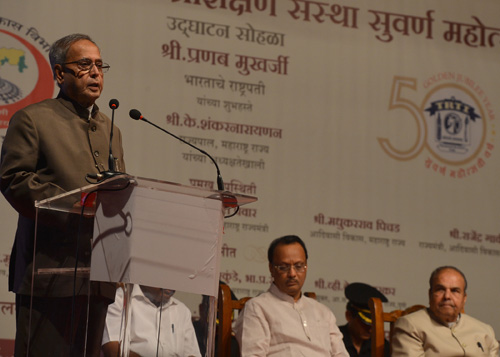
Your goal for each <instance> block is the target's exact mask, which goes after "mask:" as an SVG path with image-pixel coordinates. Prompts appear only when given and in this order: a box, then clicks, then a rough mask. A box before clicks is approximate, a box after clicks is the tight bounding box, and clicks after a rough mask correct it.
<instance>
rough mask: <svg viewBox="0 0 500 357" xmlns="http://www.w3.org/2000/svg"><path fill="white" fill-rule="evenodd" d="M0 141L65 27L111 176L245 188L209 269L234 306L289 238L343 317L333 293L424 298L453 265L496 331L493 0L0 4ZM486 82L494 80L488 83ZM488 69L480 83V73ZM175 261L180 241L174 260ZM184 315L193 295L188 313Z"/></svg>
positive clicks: (40, 83) (313, 283) (48, 88)
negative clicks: (85, 54) (119, 156)
mask: <svg viewBox="0 0 500 357" xmlns="http://www.w3.org/2000/svg"><path fill="white" fill-rule="evenodd" d="M0 3H1V5H2V6H1V8H2V11H1V14H0V16H1V17H0V135H1V136H2V141H3V137H4V135H5V132H6V130H7V126H8V123H9V119H10V117H11V116H12V115H13V114H14V112H15V111H17V110H18V109H20V108H22V107H24V106H26V105H27V104H29V103H33V102H37V101H40V100H42V99H45V98H51V97H54V96H55V95H56V94H57V92H58V88H57V86H56V85H55V83H54V81H53V80H52V74H51V70H50V65H49V63H48V49H49V46H50V45H51V44H52V43H53V42H54V41H56V40H57V39H59V38H61V37H63V36H65V35H67V34H70V33H75V32H81V33H86V34H88V35H90V36H91V37H92V38H93V39H94V40H95V41H96V43H97V44H98V45H99V47H100V49H101V54H102V57H103V60H104V62H107V63H109V64H110V65H111V69H110V70H109V72H107V73H106V74H105V86H104V87H105V88H104V92H103V95H102V96H101V98H100V99H99V100H98V102H97V103H98V105H99V106H100V109H101V111H103V112H104V113H105V114H107V115H108V116H109V117H111V109H109V107H108V102H109V101H110V99H112V98H116V99H118V100H119V102H120V106H119V108H118V109H117V110H116V113H115V123H116V124H117V125H118V126H119V127H120V129H121V131H122V134H123V141H124V149H125V160H126V163H127V171H128V173H129V174H131V175H137V176H141V177H148V178H154V179H159V180H165V181H170V182H178V183H180V184H183V185H192V186H197V187H203V188H207V189H217V185H216V176H217V175H216V170H215V167H214V165H213V163H212V162H211V160H210V159H209V158H207V157H206V156H205V155H203V154H201V153H200V152H198V151H196V150H194V149H192V148H191V147H189V146H188V145H185V144H183V143H181V142H179V141H177V140H175V139H174V138H172V137H170V136H168V135H165V133H163V132H161V131H160V130H157V129H155V128H153V127H152V126H150V125H147V124H146V123H143V122H140V121H135V120H132V119H131V118H130V117H129V110H130V109H137V110H139V111H140V112H141V113H142V115H143V116H144V117H145V118H147V119H148V120H149V121H151V122H153V123H155V124H157V125H158V126H160V127H162V128H164V129H166V130H169V131H171V132H172V133H174V134H176V135H178V136H180V137H181V138H183V139H184V140H186V141H188V142H190V143H191V144H193V145H195V146H197V147H199V148H201V149H203V150H205V151H207V152H208V153H210V154H211V155H212V156H213V157H214V159H215V160H216V162H217V163H218V165H219V167H220V169H221V173H222V177H223V179H224V182H225V188H226V189H227V190H229V191H232V192H235V193H241V194H246V195H250V196H257V197H258V199H259V200H258V201H257V202H256V203H253V204H250V205H247V206H244V207H242V209H241V210H240V211H239V213H238V214H237V215H236V216H234V217H232V218H229V219H226V220H225V224H224V237H223V242H222V251H221V253H222V263H221V276H220V278H221V280H223V281H225V282H226V283H228V284H229V285H230V287H231V288H232V290H233V292H234V293H235V294H236V296H237V297H239V298H241V297H244V296H255V295H257V294H258V293H260V292H262V291H265V290H267V289H268V287H269V284H270V282H271V279H270V274H269V268H268V263H267V248H268V246H269V243H270V242H271V241H272V240H273V239H274V238H277V237H280V236H283V235H287V234H296V235H299V236H300V237H301V238H303V239H304V241H305V243H306V245H307V248H308V250H309V261H308V276H307V280H306V283H305V286H304V289H305V291H314V292H316V294H317V296H318V300H319V301H320V302H322V303H324V304H325V305H327V306H328V307H330V308H331V309H332V311H333V312H334V313H335V314H336V316H337V319H338V322H339V324H343V323H344V322H345V318H344V312H345V304H346V299H345V297H344V287H345V286H346V285H347V284H348V283H351V282H365V283H369V284H371V285H373V286H375V287H377V288H378V289H379V290H380V291H381V292H383V293H384V294H385V295H386V296H387V297H388V299H389V302H388V303H386V304H385V308H387V309H390V310H392V309H396V308H405V307H406V306H409V305H413V304H426V305H427V304H428V288H429V287H428V284H429V283H428V279H429V276H430V273H431V272H432V270H434V269H435V268H436V267H438V266H441V265H455V266H457V267H458V268H460V269H461V270H462V271H463V272H464V273H465V275H466V277H467V279H468V282H469V288H468V300H467V304H466V307H465V310H466V312H467V313H468V314H470V315H472V316H474V317H476V318H479V319H480V320H482V321H484V322H486V323H489V324H491V325H492V326H493V328H494V329H495V331H496V333H497V335H499V334H500V310H499V309H497V308H494V307H495V306H496V303H498V301H499V300H500V285H499V284H498V280H497V278H494V277H493V278H492V279H493V280H492V281H491V280H490V275H489V274H490V272H492V271H493V272H494V271H496V269H498V268H500V220H499V216H498V214H499V212H500V190H498V189H496V188H495V187H498V177H499V176H500V160H498V155H499V154H500V153H499V152H498V151H499V149H500V148H499V147H498V146H499V144H498V139H497V138H496V132H497V129H498V128H497V126H498V123H497V122H498V119H497V117H496V116H497V115H500V104H499V103H498V101H495V95H496V94H495V93H497V92H498V91H499V90H500V84H499V83H500V71H499V72H496V70H495V68H497V69H498V66H499V64H498V63H499V62H498V58H499V54H500V20H499V18H498V14H499V13H500V3H499V2H498V1H493V0H484V1H481V2H473V1H469V0H441V1H439V2H436V1H431V0H422V1H411V2H410V1H405V2H401V1H397V0H356V1H347V0H338V1H331V0H323V1H316V0H315V1H312V0H279V1H278V0H218V1H217V0H211V1H208V0H161V1H159V0H144V1H140V2H138V1H132V0H121V1H118V0H109V1H104V2H103V1H97V0H88V1H86V2H77V1H56V0H24V1H16V2H12V1H7V0H0ZM495 73H497V74H495ZM495 78H499V80H496V79H495ZM0 214H1V217H2V224H1V228H0V229H1V232H2V237H3V238H2V240H1V242H0V254H1V255H0V257H1V258H0V260H1V262H2V264H1V265H0V286H1V287H2V288H1V289H0V305H1V309H0V312H1V313H0V339H5V340H12V339H13V338H14V335H15V321H14V320H15V319H14V316H15V307H14V303H13V301H14V295H13V294H12V293H9V292H8V291H7V280H8V262H9V258H10V250H11V246H12V243H13V240H14V233H15V230H16V217H17V214H16V212H15V211H14V210H13V209H12V208H11V207H10V206H9V204H8V203H7V202H6V200H5V199H1V200H0ZM186 255H189V252H186ZM191 305H192V306H190V307H191V309H192V312H193V315H194V316H197V313H198V311H197V309H198V305H197V304H191Z"/></svg>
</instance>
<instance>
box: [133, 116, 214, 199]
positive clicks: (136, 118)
mask: <svg viewBox="0 0 500 357" xmlns="http://www.w3.org/2000/svg"><path fill="white" fill-rule="evenodd" d="M129 115H130V117H131V118H132V119H134V120H142V121H145V122H146V123H148V124H150V125H152V126H154V127H155V128H157V129H160V130H161V131H163V132H165V133H167V134H168V135H170V136H173V137H174V138H176V139H177V140H180V141H182V142H183V143H184V144H187V145H189V146H191V147H192V148H193V149H196V150H198V151H199V152H201V153H202V154H204V155H206V156H208V158H209V159H210V160H212V162H213V163H214V165H215V168H216V169H217V190H219V191H224V181H222V176H221V174H220V170H219V165H217V162H215V160H214V158H213V157H212V156H210V155H209V154H208V153H207V152H206V151H204V150H202V149H200V148H198V147H196V146H194V145H193V144H191V143H189V142H187V141H186V140H184V139H182V138H180V137H178V136H177V135H174V134H172V133H171V132H169V131H167V130H165V129H163V128H162V127H159V126H158V125H156V124H154V123H152V122H150V121H149V120H147V119H146V118H144V117H143V116H142V114H141V112H140V111H138V110H137V109H131V110H130V112H129Z"/></svg>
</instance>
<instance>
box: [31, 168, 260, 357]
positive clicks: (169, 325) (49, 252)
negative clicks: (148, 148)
mask: <svg viewBox="0 0 500 357" xmlns="http://www.w3.org/2000/svg"><path fill="white" fill-rule="evenodd" d="M255 200H256V198H254V197H250V196H244V195H235V194H232V193H230V192H219V191H212V190H204V189H200V188H196V187H189V186H183V185H179V184H175V183H169V182H162V181H158V180H152V179H145V178H140V177H133V176H129V175H119V176H116V177H113V178H110V179H108V180H106V181H104V182H101V183H99V184H95V185H88V186H85V187H82V188H80V189H77V190H74V191H71V192H68V193H66V194H63V195H59V196H56V197H53V198H50V199H47V200H44V201H40V202H36V203H35V206H36V208H37V219H36V224H37V226H36V232H35V241H34V256H33V266H32V273H31V274H30V276H29V279H27V281H26V286H25V288H26V289H25V291H26V293H27V294H29V296H30V297H31V301H30V304H31V306H37V305H36V304H41V303H47V302H48V303H49V304H48V305H47V306H49V305H50V303H53V302H55V304H54V306H53V307H54V309H53V310H54V311H55V312H54V311H50V312H48V311H47V312H46V311H44V310H43V311H42V312H40V309H34V310H33V313H35V312H36V313H37V314H41V315H44V314H45V313H47V316H45V322H46V323H45V324H44V325H43V326H40V325H36V326H35V325H33V324H31V318H30V324H29V329H30V337H29V340H30V341H29V344H28V354H30V352H31V351H34V349H32V348H35V349H36V348H37V346H40V343H45V345H47V343H49V344H50V342H48V341H51V340H53V341H57V342H56V343H57V345H59V347H57V348H59V349H58V350H57V351H56V353H62V355H68V354H70V355H74V356H79V355H81V356H84V355H93V354H94V353H104V352H105V351H104V350H102V351H101V345H102V343H103V342H108V341H110V342H113V343H111V344H108V346H111V345H113V344H115V345H116V346H117V348H119V351H120V355H124V356H128V355H129V353H130V351H134V348H136V349H137V351H139V350H141V349H140V348H142V347H140V346H139V347H138V345H137V341H138V339H139V340H140V339H141V337H138V335H137V333H142V332H144V331H149V332H148V333H147V335H148V339H149V341H148V343H149V345H150V347H151V346H155V347H156V348H157V351H158V355H159V356H161V355H165V356H166V355H169V354H170V353H179V352H177V351H178V350H179V349H181V348H183V347H182V346H181V345H182V344H181V343H180V342H179V341H180V340H179V339H180V336H181V334H186V336H188V337H186V338H188V339H189V338H191V341H193V340H195V341H196V344H197V346H195V347H196V348H198V353H195V352H196V349H195V350H194V351H190V352H189V353H190V354H191V353H193V355H194V356H201V355H203V356H212V355H213V341H214V340H215V337H214V333H215V329H214V327H215V316H216V311H215V306H216V297H217V294H218V284H219V273H220V256H221V246H222V234H223V221H224V211H225V210H226V209H227V208H234V207H237V206H239V205H243V204H246V203H250V202H253V201H255ZM117 287H118V290H117ZM115 294H116V301H115ZM47 299H48V300H47ZM113 301H115V302H113ZM108 306H109V309H108ZM108 310H109V311H108ZM195 310H196V311H199V312H198V315H199V318H197V319H196V320H194V321H193V319H192V316H191V311H195ZM148 314H149V315H148ZM106 315H107V316H106ZM54 316H56V319H55V320H54ZM143 316H150V318H148V319H147V320H144V319H143ZM61 317H64V318H61ZM186 318H187V320H186ZM113 319H114V320H113ZM180 319H184V320H182V321H184V322H185V323H181V322H180V321H181V320H180ZM59 320H62V321H59ZM33 321H40V319H33ZM186 321H187V322H189V323H187V322H186ZM113 323H114V324H113ZM146 323H149V325H150V326H149V328H151V329H150V330H147V329H146V327H145V326H146V325H147V324H146ZM61 326H64V327H63V328H61ZM112 326H115V327H116V326H119V328H118V335H119V337H115V336H116V328H115V327H112ZM176 326H177V327H176ZM41 327H43V328H41ZM47 327H49V328H48V329H47ZM183 327H185V328H183ZM44 328H45V330H47V331H50V333H42V332H43V330H44ZM113 328H114V329H115V330H114V331H112V329H113ZM168 332H170V333H168ZM193 333H194V335H193ZM103 335H104V340H103ZM106 336H108V337H109V338H113V340H110V339H108V341H106ZM193 336H194V338H193ZM174 337H175V338H174ZM116 338H118V341H115V340H114V339H116ZM189 345H192V343H190V344H189ZM192 347H193V346H192ZM61 351H62V352H61ZM96 351H97V352H96ZM141 351H142V350H141ZM147 351H150V350H147ZM159 351H163V352H162V353H160V352H159ZM172 351H173V352H172ZM148 353H149V352H148ZM97 355H99V354H97ZM145 355H148V354H145ZM154 355H156V354H154ZM115 356H116V354H115Z"/></svg>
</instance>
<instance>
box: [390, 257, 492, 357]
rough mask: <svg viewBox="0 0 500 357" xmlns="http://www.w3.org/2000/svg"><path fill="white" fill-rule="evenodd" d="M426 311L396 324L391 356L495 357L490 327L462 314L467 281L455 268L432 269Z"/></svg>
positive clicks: (407, 317)
mask: <svg viewBox="0 0 500 357" xmlns="http://www.w3.org/2000/svg"><path fill="white" fill-rule="evenodd" d="M429 285H430V288H429V308H428V309H423V310H420V311H417V312H414V313H412V314H409V315H406V316H403V317H401V318H399V319H398V320H397V321H396V324H395V326H394V336H393V338H392V355H393V356H424V355H425V356H426V357H431V356H440V357H447V356H449V357H456V356H497V355H498V341H497V340H496V338H495V333H494V332H493V329H492V328H491V326H490V325H487V324H485V323H483V322H481V321H479V320H476V319H475V318H473V317H471V316H469V315H466V314H464V313H462V311H463V308H464V305H465V301H466V300H467V292H466V291H467V280H466V279H465V275H464V274H463V273H462V272H461V271H460V270H458V269H457V268H455V267H452V266H442V267H439V268H437V269H436V270H434V272H433V273H432V274H431V278H430V280H429Z"/></svg>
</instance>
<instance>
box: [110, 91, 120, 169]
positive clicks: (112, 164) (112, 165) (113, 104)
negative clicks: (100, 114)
mask: <svg viewBox="0 0 500 357" xmlns="http://www.w3.org/2000/svg"><path fill="white" fill-rule="evenodd" d="M119 105H120V103H118V99H111V100H110V101H109V107H110V108H111V131H110V132H109V158H108V169H109V171H111V172H114V171H115V158H114V157H113V149H112V145H111V144H112V143H113V128H114V123H115V110H116V109H118V106H119Z"/></svg>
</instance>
